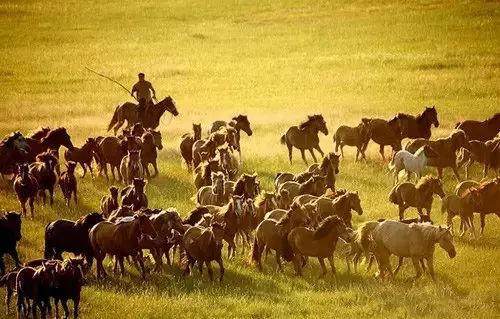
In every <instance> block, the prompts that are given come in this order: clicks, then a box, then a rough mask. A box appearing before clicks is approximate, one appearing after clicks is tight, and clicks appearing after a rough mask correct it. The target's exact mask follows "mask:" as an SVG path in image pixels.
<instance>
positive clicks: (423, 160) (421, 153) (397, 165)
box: [389, 145, 438, 185]
mask: <svg viewBox="0 0 500 319" xmlns="http://www.w3.org/2000/svg"><path fill="white" fill-rule="evenodd" d="M437 156H438V155H437V153H436V152H435V151H434V150H433V149H432V148H431V147H430V146H427V145H424V146H422V147H421V148H419V149H418V151H416V152H415V154H412V153H410V152H408V151H405V150H400V151H397V153H396V154H395V155H394V156H393V157H392V159H391V161H390V162H389V170H390V171H392V175H393V176H394V185H396V184H397V183H398V181H399V172H400V171H402V170H403V169H404V170H405V171H406V174H407V179H408V180H409V179H410V176H411V173H415V175H416V179H417V181H418V180H419V179H420V177H421V176H422V170H423V169H424V167H425V165H427V160H428V158H430V157H437Z"/></svg>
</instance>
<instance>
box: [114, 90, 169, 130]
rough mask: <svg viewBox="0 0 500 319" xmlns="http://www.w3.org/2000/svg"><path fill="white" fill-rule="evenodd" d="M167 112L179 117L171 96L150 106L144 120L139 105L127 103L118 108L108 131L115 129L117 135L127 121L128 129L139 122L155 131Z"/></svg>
mask: <svg viewBox="0 0 500 319" xmlns="http://www.w3.org/2000/svg"><path fill="white" fill-rule="evenodd" d="M165 111H168V112H170V113H171V114H172V115H173V116H177V115H179V112H178V111H177V106H176V105H175V101H174V99H173V98H172V97H170V96H167V97H166V98H164V99H163V100H161V101H160V102H158V103H157V104H155V105H150V106H148V107H147V108H146V111H145V112H144V118H142V119H141V118H139V110H138V105H137V104H134V103H130V102H125V103H124V104H122V105H118V106H117V107H116V109H115V112H114V113H113V117H112V118H111V122H110V123H109V125H108V131H109V130H111V129H114V133H115V135H116V132H118V130H119V129H120V127H121V126H122V125H123V124H124V123H125V121H127V128H129V127H131V126H132V125H134V124H135V123H137V122H141V123H142V125H143V127H144V128H146V129H148V128H152V129H155V128H157V127H158V126H159V125H160V118H161V117H162V115H163V114H164V113H165Z"/></svg>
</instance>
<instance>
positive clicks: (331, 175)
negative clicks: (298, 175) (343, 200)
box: [307, 152, 340, 191]
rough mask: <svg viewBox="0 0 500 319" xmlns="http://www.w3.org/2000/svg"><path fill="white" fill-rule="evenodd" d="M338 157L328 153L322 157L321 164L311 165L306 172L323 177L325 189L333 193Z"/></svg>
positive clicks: (337, 170) (338, 162)
mask: <svg viewBox="0 0 500 319" xmlns="http://www.w3.org/2000/svg"><path fill="white" fill-rule="evenodd" d="M339 164H340V155H338V154H335V153H332V152H330V153H328V154H326V155H324V156H323V159H322V160H321V163H320V164H318V163H314V164H311V165H310V166H309V167H308V168H307V171H308V172H310V173H313V174H319V175H322V176H323V177H325V187H326V188H330V189H331V190H332V191H335V180H336V176H337V174H338V173H339Z"/></svg>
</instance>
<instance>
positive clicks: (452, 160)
mask: <svg viewBox="0 0 500 319" xmlns="http://www.w3.org/2000/svg"><path fill="white" fill-rule="evenodd" d="M424 145H428V146H430V147H431V148H432V149H433V150H434V151H435V152H436V153H437V154H438V156H435V157H432V158H429V160H428V162H427V165H428V166H434V167H436V168H437V170H438V176H439V178H442V177H443V168H445V167H450V168H451V169H452V170H453V173H454V174H455V177H456V179H457V180H458V181H460V175H459V174H458V169H457V156H456V153H457V151H458V150H459V149H460V148H461V147H465V148H468V145H469V140H468V138H467V135H465V132H464V131H462V130H454V131H453V132H451V134H450V135H449V136H448V137H446V138H438V139H437V140H435V141H429V140H426V139H423V138H418V139H415V140H413V141H410V142H408V143H407V144H406V145H405V150H407V151H408V152H410V153H415V152H416V151H417V150H419V149H420V148H421V147H422V146H424Z"/></svg>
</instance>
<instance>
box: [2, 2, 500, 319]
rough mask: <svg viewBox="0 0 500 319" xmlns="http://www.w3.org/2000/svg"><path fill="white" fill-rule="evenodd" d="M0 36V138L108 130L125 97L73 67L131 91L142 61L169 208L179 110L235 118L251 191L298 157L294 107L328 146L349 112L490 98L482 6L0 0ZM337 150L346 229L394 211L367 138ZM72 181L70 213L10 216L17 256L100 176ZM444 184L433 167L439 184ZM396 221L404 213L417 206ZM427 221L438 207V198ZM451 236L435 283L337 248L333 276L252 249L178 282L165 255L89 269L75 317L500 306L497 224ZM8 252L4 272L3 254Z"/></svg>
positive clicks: (447, 113)
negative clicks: (240, 125) (142, 268)
mask: <svg viewBox="0 0 500 319" xmlns="http://www.w3.org/2000/svg"><path fill="white" fill-rule="evenodd" d="M0 39H1V41H0V88H1V92H2V102H1V103H0V136H4V135H6V134H8V133H10V132H12V131H16V130H20V131H22V132H24V133H29V132H31V131H33V130H35V129H36V128H39V127H41V126H50V127H57V126H65V127H66V128H67V129H68V131H69V134H70V135H71V137H72V140H73V143H74V144H75V145H76V146H81V145H82V144H83V142H84V141H85V139H86V138H87V137H89V136H97V135H106V134H110V133H108V132H106V128H107V125H108V123H109V120H110V119H111V116H112V114H113V111H114V109H115V107H116V106H117V105H118V104H120V103H123V102H125V101H131V99H132V98H131V97H130V96H128V94H127V93H126V92H125V91H124V90H122V89H121V88H120V87H118V86H117V85H115V84H113V83H111V82H110V81H107V80H105V79H103V78H100V77H97V76H96V75H94V74H92V73H90V72H88V71H87V70H85V67H89V68H92V69H95V70H97V71H98V72H102V73H104V74H106V75H108V76H110V77H112V78H114V79H116V80H118V81H120V82H121V83H123V84H125V85H126V86H127V87H131V86H132V84H133V83H135V81H136V74H137V73H138V72H140V71H142V72H144V73H146V78H147V79H148V80H150V81H151V82H152V83H153V85H154V87H155V89H156V91H157V96H158V98H163V97H164V96H166V95H171V96H172V97H173V98H174V99H175V101H176V103H177V107H178V110H179V112H180V115H179V116H178V117H175V118H171V116H170V114H167V115H166V116H164V117H163V119H162V121H161V125H160V127H159V129H160V130H161V133H162V134H163V141H164V146H165V147H164V149H163V150H162V151H160V153H159V161H160V162H159V168H160V176H159V177H158V178H155V179H152V180H150V181H149V183H148V185H147V195H148V197H149V203H150V206H151V207H158V208H160V207H161V208H168V207H176V208H177V209H178V210H179V212H180V213H181V214H182V215H185V214H187V213H188V212H189V211H190V210H191V209H192V208H193V207H194V203H193V202H192V201H191V200H190V198H191V196H192V195H193V194H194V192H195V187H194V185H193V182H192V176H191V175H190V174H189V173H188V172H187V170H186V169H185V168H183V167H182V166H181V157H180V153H179V147H178V145H179V138H180V136H181V135H182V134H183V133H186V132H189V131H190V130H191V124H192V123H202V124H203V129H204V132H203V135H205V134H206V129H207V128H208V125H209V124H210V123H212V121H214V120H218V119H223V120H229V119H230V118H231V117H232V116H234V115H237V114H246V115H248V117H249V120H250V122H251V124H252V129H253V131H254V134H253V136H251V137H248V136H246V135H244V134H243V135H242V138H241V144H242V150H243V170H244V171H245V172H248V173H253V172H256V173H257V174H258V179H259V180H260V182H261V185H262V186H263V188H265V189H267V190H273V178H274V176H275V174H276V172H279V171H292V172H299V171H302V170H304V169H305V165H304V163H303V162H302V161H301V159H300V153H299V152H298V151H297V150H294V163H293V165H292V166H290V164H289V163H288V158H287V150H286V147H285V146H283V145H281V144H280V143H279V139H280V137H281V135H282V134H283V133H284V132H285V131H286V129H287V128H288V127H289V126H291V125H296V124H298V123H299V122H300V121H302V120H304V119H305V117H306V115H308V114H319V113H321V114H323V116H324V118H325V120H326V122H327V126H328V129H329V131H330V134H329V135H328V136H323V135H320V136H321V146H322V148H323V149H324V150H326V151H332V150H333V148H334V145H333V142H332V136H333V133H334V132H335V129H336V128H337V127H338V126H340V125H342V124H346V125H351V126H354V125H357V124H358V123H359V121H360V119H361V118H362V117H381V118H386V119H389V118H392V117H393V116H394V114H395V113H397V112H406V113H411V114H417V113H420V112H421V111H423V109H424V106H428V105H435V106H436V108H437V110H438V118H439V121H440V124H441V125H440V126H439V128H437V129H436V128H433V138H436V137H441V136H446V135H448V133H449V132H450V131H451V129H453V127H454V126H455V123H456V122H458V121H460V120H463V119H469V118H471V119H485V118H488V117H491V115H492V114H493V113H495V112H498V111H499V110H500V109H499V105H500V4H499V3H498V2H495V1H490V2H483V1H423V2H419V3H415V2H413V1H401V2H398V1H292V0H285V1H247V0H242V1H231V0H221V1H196V0H185V1H178V0H170V1H160V0H157V1H150V0H145V1H133V2H124V1H116V0H110V1H96V0H88V1H59V0H54V1H24V0H3V1H2V2H1V3H0ZM345 154H346V158H345V159H344V160H343V161H342V162H341V164H340V174H339V176H338V179H337V187H340V188H346V189H348V190H353V191H359V194H360V197H361V201H362V202H361V205H362V206H363V209H364V214H363V215H362V216H358V215H355V216H354V224H355V225H357V224H359V223H360V222H363V221H367V220H373V219H378V218H397V207H396V206H395V205H392V204H390V203H389V201H388V193H389V191H390V189H391V186H392V178H391V176H390V174H389V172H388V170H387V166H386V163H384V162H382V159H381V157H380V155H379V154H378V146H376V145H375V144H373V143H371V144H370V146H369V149H368V152H367V156H368V161H367V162H360V163H355V162H354V156H355V149H354V148H349V147H346V148H345ZM386 154H389V148H387V149H386ZM308 160H310V157H308ZM481 170H482V167H480V166H479V165H478V164H476V165H475V166H474V169H473V170H472V176H473V177H474V178H475V179H480V178H481ZM426 172H428V173H433V174H435V170H433V169H427V170H426ZM80 173H81V172H80V171H79V172H78V174H80ZM461 175H462V176H463V170H461ZM491 176H492V175H490V177H491ZM78 182H79V196H80V203H79V205H78V207H77V208H75V207H74V206H72V207H71V208H70V209H67V208H66V206H65V205H64V202H63V199H62V194H61V192H60V189H57V192H56V203H55V205H54V206H53V207H50V206H46V207H42V206H41V204H40V203H39V204H37V206H36V217H35V220H29V219H23V228H22V234H23V238H22V240H21V241H20V243H19V251H20V254H21V259H22V260H23V261H27V260H30V259H34V258H40V257H42V255H43V246H44V241H43V233H44V227H45V225H46V224H47V223H48V222H50V221H53V220H55V219H57V218H68V219H73V220H75V219H77V218H79V217H80V216H81V215H83V214H86V213H88V212H90V211H96V210H99V200H100V198H101V196H103V195H104V194H106V193H107V188H108V186H109V184H108V183H107V182H106V179H105V178H104V177H102V176H101V177H98V178H97V179H96V180H91V178H90V176H88V177H86V178H85V179H79V181H78ZM455 185H456V181H455V178H454V177H453V175H452V173H451V170H448V169H445V178H444V188H445V192H446V193H452V192H453V190H454V187H455ZM499 205H500V203H499ZM0 209H5V210H19V209H20V206H19V203H18V202H17V199H16V196H15V193H14V192H13V190H12V184H11V182H9V181H8V180H0ZM407 216H408V217H416V210H415V209H409V210H408V211H407ZM432 219H433V220H434V221H435V222H437V223H445V220H446V217H445V216H443V215H441V212H440V200H439V199H438V198H435V200H434V205H433V213H432ZM455 224H456V225H457V226H458V220H455ZM476 224H479V219H477V220H476ZM457 228H458V227H457ZM455 245H456V247H457V257H456V258H454V259H449V258H448V256H447V254H446V253H445V252H444V251H443V250H441V249H440V248H436V263H435V268H436V272H437V280H436V282H435V283H434V282H433V281H432V280H431V279H430V278H429V277H428V276H424V277H423V278H422V279H420V280H419V281H417V282H413V281H412V280H411V278H412V277H413V276H414V270H413V267H412V266H411V263H410V262H409V261H407V262H406V264H405V266H404V267H403V269H402V271H400V273H399V274H398V276H397V277H396V279H395V280H394V281H393V282H381V281H379V280H377V279H375V278H374V270H373V269H372V271H371V272H368V273H367V272H366V271H365V266H364V265H363V266H362V267H360V270H359V272H358V273H357V274H351V275H348V274H347V273H346V264H345V261H344V260H342V259H340V258H337V259H336V266H337V270H338V274H337V281H335V280H334V278H333V276H332V275H331V274H329V275H327V276H326V277H325V278H324V279H318V276H319V274H320V266H319V264H318V263H317V261H316V260H310V262H309V263H308V265H307V267H306V268H305V269H304V277H302V278H300V277H296V276H295V272H294V270H293V267H292V265H291V264H287V265H286V267H285V272H284V273H279V272H278V271H277V267H276V263H275V261H274V258H269V259H268V260H267V262H266V263H265V265H264V268H265V271H264V272H263V273H260V272H258V271H257V270H256V268H255V266H254V265H252V264H251V263H250V262H249V256H248V249H247V250H246V253H244V254H242V253H241V250H239V251H238V252H239V254H238V256H237V258H236V259H235V260H227V259H225V265H226V267H227V271H226V276H225V278H224V281H223V282H222V283H218V282H214V283H211V282H210V281H209V280H208V278H207V275H206V272H205V274H204V275H203V276H200V275H199V273H198V272H197V271H195V272H194V274H193V275H192V276H190V277H186V278H185V277H183V276H182V274H181V272H180V270H179V268H178V266H177V260H178V255H176V257H175V261H176V264H174V265H173V266H171V267H170V268H167V269H166V270H165V271H164V272H163V273H154V274H152V275H151V276H150V277H149V279H148V280H147V281H146V282H144V281H142V280H141V277H140V274H139V273H138V272H137V271H136V270H135V268H133V267H131V266H130V265H127V275H126V276H125V277H124V278H121V277H120V276H118V275H111V276H110V277H109V278H107V279H106V280H96V279H95V268H94V269H92V273H91V274H89V275H88V278H87V279H88V280H87V285H86V286H85V287H84V290H83V296H82V302H81V317H82V318H116V317H117V316H119V317H120V318H170V317H174V318H194V317H197V318H220V317H228V318H233V317H238V318H240V317H252V318H261V317H322V318H354V317H356V318H366V317H369V318H415V317H425V318H428V317H432V318H436V317H438V318H494V317H499V316H500V289H499V287H498V283H499V282H500V268H499V264H498V261H499V260H500V220H499V219H498V218H497V217H496V216H488V217H487V218H486V231H485V234H484V236H483V237H482V238H480V239H479V240H477V241H475V240H473V239H471V238H470V236H469V235H467V236H465V237H464V238H462V239H460V238H458V237H456V238H455ZM224 256H225V257H226V256H227V254H226V247H224ZM5 259H6V261H7V267H8V268H11V267H12V261H11V259H10V257H8V256H6V257H5ZM108 264H109V262H108V259H107V260H106V261H105V265H108ZM393 264H394V265H395V264H396V260H394V262H393ZM108 269H109V270H108V272H109V273H110V274H111V273H112V271H111V270H110V268H108ZM215 272H216V274H218V269H217V267H215ZM3 297H4V291H3V290H2V292H0V298H1V299H2V300H3ZM14 304H15V302H13V303H12V305H13V306H14ZM0 308H1V310H0V313H2V316H3V314H4V308H3V307H0ZM12 308H14V307H12ZM0 317H1V316H0ZM13 317H14V315H12V314H11V315H10V317H9V318H13Z"/></svg>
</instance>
